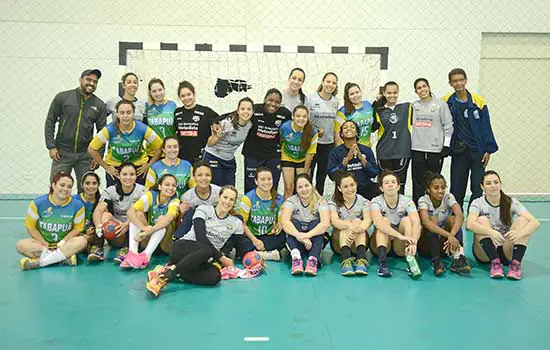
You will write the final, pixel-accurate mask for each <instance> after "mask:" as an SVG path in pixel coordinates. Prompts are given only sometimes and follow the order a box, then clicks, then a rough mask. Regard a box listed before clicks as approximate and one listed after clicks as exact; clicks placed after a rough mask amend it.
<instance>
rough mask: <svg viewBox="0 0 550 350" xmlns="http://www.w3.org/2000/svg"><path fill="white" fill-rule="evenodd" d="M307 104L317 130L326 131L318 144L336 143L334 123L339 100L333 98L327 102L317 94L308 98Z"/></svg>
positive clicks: (312, 122)
mask: <svg viewBox="0 0 550 350" xmlns="http://www.w3.org/2000/svg"><path fill="white" fill-rule="evenodd" d="M306 103H307V104H306V105H307V107H308V108H309V119H310V120H311V124H313V126H315V127H316V128H317V130H319V129H323V130H324V134H323V136H321V137H319V139H318V141H317V142H318V143H319V144H320V145H323V144H331V143H334V123H335V121H336V113H337V112H338V99H337V98H336V97H335V96H331V97H330V99H328V100H325V99H323V98H322V97H321V96H319V93H317V92H316V93H314V94H311V95H309V96H308V97H307V100H306Z"/></svg>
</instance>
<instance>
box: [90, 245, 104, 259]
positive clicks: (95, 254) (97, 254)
mask: <svg viewBox="0 0 550 350" xmlns="http://www.w3.org/2000/svg"><path fill="white" fill-rule="evenodd" d="M103 260H105V257H104V254H103V249H101V248H99V247H97V246H95V245H93V246H91V247H90V252H89V254H88V261H89V262H96V261H103Z"/></svg>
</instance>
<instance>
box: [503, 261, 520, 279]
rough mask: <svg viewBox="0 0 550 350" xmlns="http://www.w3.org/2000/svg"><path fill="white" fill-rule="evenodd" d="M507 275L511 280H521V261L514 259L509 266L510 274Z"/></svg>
mask: <svg viewBox="0 0 550 350" xmlns="http://www.w3.org/2000/svg"><path fill="white" fill-rule="evenodd" d="M506 277H507V278H508V279H510V280H516V281H519V280H520V279H521V263H520V262H519V261H518V260H516V259H514V260H512V262H511V263H510V266H509V267H508V274H507V275H506Z"/></svg>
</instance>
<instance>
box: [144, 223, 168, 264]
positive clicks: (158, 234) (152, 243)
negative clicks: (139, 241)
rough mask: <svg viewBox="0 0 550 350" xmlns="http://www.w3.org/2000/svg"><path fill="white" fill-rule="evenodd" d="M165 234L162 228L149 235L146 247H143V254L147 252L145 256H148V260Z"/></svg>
mask: <svg viewBox="0 0 550 350" xmlns="http://www.w3.org/2000/svg"><path fill="white" fill-rule="evenodd" d="M165 234H166V229H165V228H162V229H160V230H158V231H155V232H153V234H152V235H151V238H150V239H149V243H147V247H145V254H147V258H149V260H151V256H152V255H153V253H154V252H155V249H157V247H158V246H159V244H160V242H161V241H162V239H163V238H164V235H165Z"/></svg>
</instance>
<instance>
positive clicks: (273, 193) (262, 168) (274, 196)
mask: <svg viewBox="0 0 550 350" xmlns="http://www.w3.org/2000/svg"><path fill="white" fill-rule="evenodd" d="M263 172H267V173H270V174H271V178H273V172H272V171H271V169H269V168H268V167H266V166H259V167H258V168H256V174H255V175H254V178H255V179H256V181H257V180H258V174H259V173H263ZM269 192H270V193H271V209H274V208H275V207H276V206H277V187H275V184H273V185H271V190H270V191H269Z"/></svg>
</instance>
